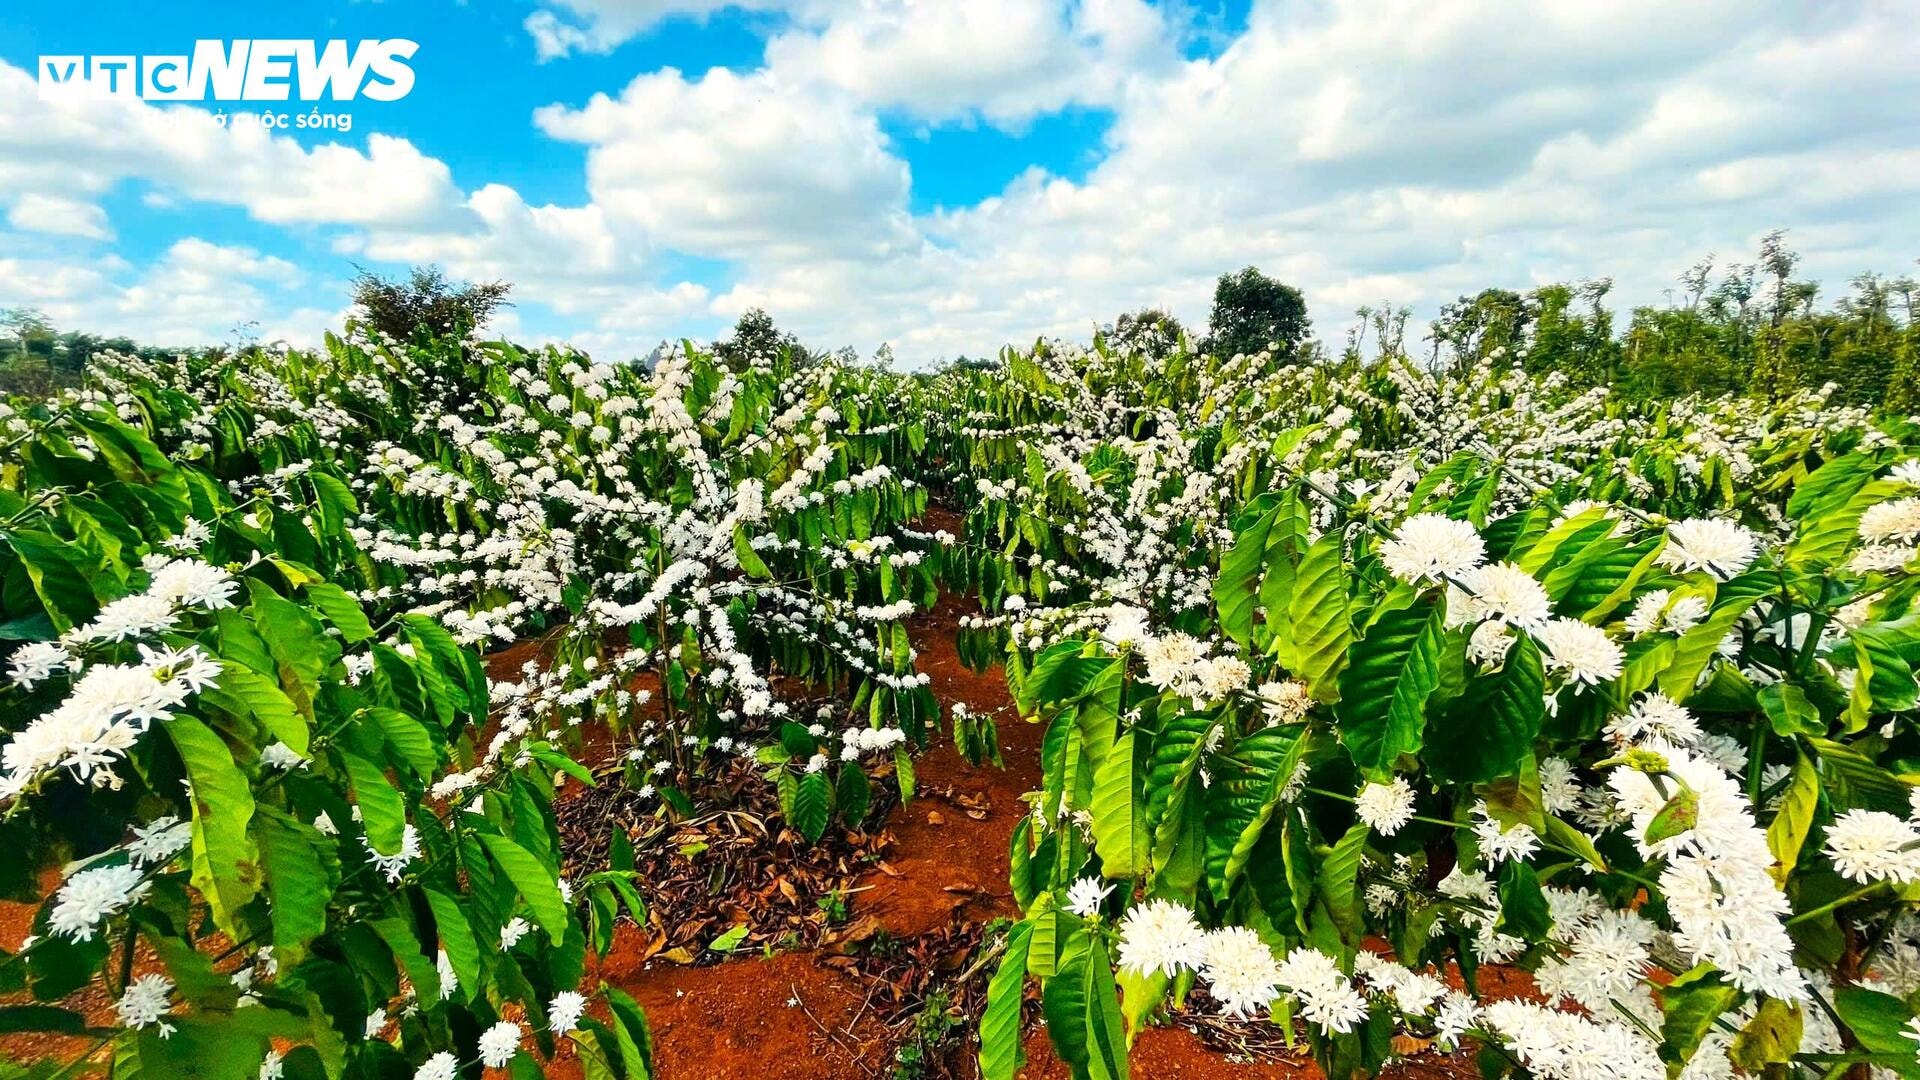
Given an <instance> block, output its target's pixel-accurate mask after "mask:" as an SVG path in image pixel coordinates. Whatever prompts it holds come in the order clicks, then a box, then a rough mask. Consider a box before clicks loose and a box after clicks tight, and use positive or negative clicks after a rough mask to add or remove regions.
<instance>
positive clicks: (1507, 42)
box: [0, 0, 1920, 362]
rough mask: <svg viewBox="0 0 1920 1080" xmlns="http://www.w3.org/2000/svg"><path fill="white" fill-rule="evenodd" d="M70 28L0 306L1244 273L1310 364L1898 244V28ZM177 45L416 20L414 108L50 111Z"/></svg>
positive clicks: (737, 302) (10, 208) (1035, 325)
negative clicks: (1367, 333)
mask: <svg viewBox="0 0 1920 1080" xmlns="http://www.w3.org/2000/svg"><path fill="white" fill-rule="evenodd" d="M76 10H77V8H76V5H73V4H72V3H70V2H69V3H53V2H48V0H15V2H14V3H11V4H9V5H7V6H6V7H5V8H4V9H3V10H0V90H4V91H6V93H5V94H4V95H3V96H0V102H4V104H0V211H3V213H0V306H14V305H31V306H35V307H38V308H41V309H42V310H44V311H46V312H47V313H48V314H49V316H51V317H52V318H53V319H54V321H55V322H56V323H58V324H59V325H61V326H63V327H72V328H87V329H96V330H102V331H107V332H116V333H128V334H132V335H134V336H138V337H142V338H145V339H147V340H156V341H163V342H168V343H179V344H188V343H194V342H200V341H218V340H224V339H227V338H229V337H231V336H232V335H233V333H234V329H235V327H236V326H237V325H239V324H242V323H247V324H252V326H253V330H252V331H251V332H257V333H259V334H261V335H263V336H265V337H267V338H269V339H272V338H285V339H287V340H290V341H294V342H296V343H306V342H311V341H313V340H315V339H316V338H317V337H318V336H319V334H320V332H321V331H322V330H323V329H325V328H326V327H328V326H330V325H334V324H337V322H338V320H339V319H340V318H341V317H342V315H343V313H344V308H345V295H344V285H345V281H346V279H347V278H348V277H349V276H350V275H351V274H352V272H353V268H354V266H356V265H362V266H367V267H370V268H373V269H376V270H381V271H396V270H399V269H401V268H403V267H404V266H405V265H407V264H408V263H410V262H428V261H431V262H436V263H439V264H441V265H442V266H444V267H446V268H447V269H448V270H449V271H450V272H452V273H453V274H455V275H457V276H463V277H470V278H504V279H506V280H509V281H512V282H513V283H514V284H515V286H516V292H515V296H516V299H517V303H516V307H515V308H514V310H513V312H512V313H511V315H510V316H509V318H508V320H507V322H506V323H505V324H504V325H503V326H502V329H503V330H505V331H507V332H509V333H511V334H514V335H516V336H520V337H523V338H527V339H531V340H547V339H564V340H570V341H573V342H575V343H578V344H580V345H582V346H583V347H587V348H589V349H592V350H594V351H595V352H596V353H600V354H603V355H609V356H611V357H613V358H619V357H622V356H625V355H632V354H635V353H639V352H644V351H645V350H646V349H647V348H649V347H650V346H651V344H652V343H654V342H657V341H659V340H661V339H663V338H668V337H679V336H683V335H685V336H694V337H710V336H713V335H715V334H718V333H720V332H721V331H722V330H723V328H724V327H725V326H726V325H727V324H729V323H730V322H731V321H732V319H733V318H734V317H736V316H737V314H738V313H739V311H741V310H743V309H744V308H746V307H749V306H762V307H765V308H767V309H768V310H769V311H771V312H772V313H773V314H774V316H775V318H776V320H777V321H778V322H780V323H781V324H782V325H786V326H790V327H792V328H794V329H796V330H797V331H799V332H800V333H801V335H802V336H803V337H805V338H807V339H808V340H810V341H813V342H815V343H817V344H821V345H829V346H833V345H842V344H845V345H851V346H853V347H855V348H856V349H859V350H860V351H861V352H863V353H864V352H869V351H871V350H872V349H874V348H875V347H877V346H878V345H879V344H881V343H882V342H886V343H889V344H890V345H891V346H892V347H893V349H894V350H895V352H896V353H898V354H899V355H900V356H902V357H903V358H904V359H906V360H908V361H909V362H925V361H931V360H937V359H940V358H943V357H950V356H954V355H959V354H979V353H982V352H988V351H991V350H993V349H995V348H997V347H999V346H1000V345H1002V344H1004V343H1008V342H1022V341H1031V340H1032V339H1033V338H1034V337H1037V336H1041V335H1053V334H1057V335H1065V336H1073V337H1084V336H1085V335H1086V334H1087V332H1088V331H1089V330H1090V329H1091V327H1092V326H1093V325H1094V324H1095V322H1096V321H1103V320H1110V319H1111V318H1112V317H1113V316H1114V315H1115V314H1117V313H1118V312H1119V311H1122V310H1126V309H1128V308H1133V307H1138V306H1141V305H1145V304H1158V305H1163V306H1167V307H1171V308H1172V309H1174V310H1175V311H1176V312H1177V313H1178V314H1180V315H1181V316H1183V317H1184V318H1186V319H1188V320H1189V321H1190V322H1193V323H1199V322H1203V321H1204V318H1205V312H1206V301H1207V295H1208V292H1209V286H1210V282H1211V280H1212V278H1213V277H1214V276H1216V275H1217V274H1219V273H1220V272H1222V271H1224V270H1228V269H1233V268H1237V267H1239V266H1242V265H1247V264H1256V265H1260V266H1262V267H1263V268H1265V269H1267V270H1268V271H1269V272H1271V273H1275V274H1276V275H1278V276H1280V277H1282V278H1285V279H1287V280H1290V281H1294V282H1296V283H1298V284H1300V285H1301V286H1302V287H1303V289H1305V291H1306V293H1307V297H1308V301H1309V304H1310V306H1311V307H1312V309H1313V311H1314V314H1315V317H1316V326H1317V327H1318V329H1319V331H1320V333H1321V334H1322V335H1323V336H1326V337H1328V338H1331V339H1335V340H1337V337H1338V335H1339V334H1340V332H1341V330H1342V328H1343V327H1344V326H1345V325H1346V324H1347V323H1348V322H1349V321H1350V319H1351V313H1352V311H1353V309H1354V308H1355V307H1357V306H1358V305H1360V304H1362V303H1372V304H1379V303H1382V302H1389V303H1394V304H1408V305H1411V306H1413V307H1414V309H1415V312H1416V315H1417V316H1424V315H1427V314H1431V313H1432V312H1433V311H1434V310H1435V309H1436V308H1437V305H1438V304H1439V303H1441V302H1444V301H1445V300H1448V299H1450V298H1452V297H1453V296H1455V295H1458V294H1460V293H1462V292H1466V291H1471V290H1475V289H1478V288H1480V287H1482V286H1485V285H1496V284H1497V285H1503V286H1507V287H1512V288H1527V287H1530V286H1533V285H1536V284H1541V283H1545V282H1549V281H1556V280H1570V279H1581V278H1588V277H1597V276H1605V277H1609V278H1611V279H1613V281H1614V283H1615V294H1614V295H1615V298H1616V302H1618V303H1619V304H1621V305H1631V304H1634V303H1654V302H1659V301H1660V299H1661V296H1662V294H1663V292H1664V290H1665V289H1666V288H1667V287H1668V285H1670V284H1671V282H1672V281H1673V279H1674V277H1675V276H1676V275H1677V274H1678V273H1679V272H1680V271H1681V270H1682V269H1684V268H1685V267H1686V266H1688V265H1690V264H1691V263H1693V262H1694V261H1696V260H1697V259H1698V258H1700V257H1701V256H1703V255H1705V254H1707V253H1709V252H1719V253H1721V255H1722V257H1723V261H1730V260H1739V259H1751V254H1750V253H1751V251H1752V249H1753V247H1754V245H1755V243H1756V242H1757V239H1758V237H1759V236H1760V235H1761V234H1762V233H1764V232H1766V231H1767V230H1769V229H1773V228H1788V229H1790V230H1792V231H1791V233H1790V238H1791V240H1792V242H1793V243H1794V244H1795V246H1796V247H1798V248H1799V249H1800V250H1801V251H1802V252H1803V253H1804V254H1805V255H1806V264H1805V265H1806V268H1807V270H1808V272H1809V273H1811V274H1814V275H1816V276H1821V277H1824V278H1826V279H1827V280H1828V282H1829V296H1831V294H1832V292H1833V291H1834V290H1836V289H1839V288H1841V287H1842V283H1843V281H1844V279H1845V277H1846V276H1848V275H1850V274H1852V273H1854V272H1856V271H1859V270H1863V269H1872V270H1878V271H1882V272H1888V273H1907V272H1911V271H1912V268H1913V258H1914V256H1915V255H1920V244H1917V243H1913V242H1911V239H1910V238H1912V237H1915V236H1916V235H1920V230H1916V229H1915V226H1916V225H1920V199H1915V198H1914V196H1915V195H1916V194H1920V191H1916V188H1920V168H1916V167H1915V166H1916V165H1920V106H1916V104H1915V102H1917V101H1920V74H1916V72H1920V33H1917V32H1916V31H1914V30H1913V28H1912V26H1911V20H1910V18H1909V15H1910V11H1909V12H1906V13H1903V12H1902V10H1901V5H1899V4H1897V3H1879V4H1876V3H1845V2H1836V3H1831V4H1824V5H1819V6H1817V7H1816V6H1809V5H1801V4H1789V3H1757V4H1756V3H1731V2H1726V3H1717V2H1712V0H1709V2H1702V3H1698V4H1693V5H1688V6H1687V7H1685V8H1684V9H1679V10H1676V9H1673V8H1671V6H1670V5H1665V4H1658V3H1651V2H1647V3H1641V2H1638V0H1623V2H1621V3H1617V4H1610V5H1605V6H1599V5H1592V4H1590V3H1586V2H1584V0H1582V2H1579V3H1574V2H1540V3H1518V2H1515V3H1505V2H1493V0H1489V2H1478V3H1457V4H1456V3H1445V2H1441V3H1431V2H1424V0H1423V2H1419V3H1415V2H1412V0H1343V2H1334V0H1314V2H1287V3H1279V2H1266V0H1226V2H1219V0H1215V2H1207V0H1193V2H1174V0H1166V2H1161V3H1154V2H1150V0H970V2H969V3H967V4H965V5H961V4H956V3H952V2H950V0H749V2H747V3H743V4H734V3H727V2H726V0H550V2H531V3H489V2H482V0H469V2H467V3H458V2H454V0H387V2H384V3H376V2H339V3H327V2H321V3H311V4H299V5H295V4H278V5H255V6H254V7H253V8H252V9H248V10H243V9H240V8H239V7H237V6H236V5H232V4H221V3H208V2H198V3H174V4H156V3H152V2H150V0H149V2H145V3H124V2H107V3H98V4H90V5H87V8H86V12H85V16H84V17H76V15H75V12H76ZM203 38H217V39H237V38H249V39H266V38H284V39H318V40H322V41H324V40H327V39H334V38H343V39H347V40H348V41H350V42H351V41H357V40H359V39H363V38H376V39H388V38H407V39H411V40H413V41H416V42H418V44H419V51H418V52H417V53H416V54H415V55H414V57H413V58H412V61H411V66H412V68H413V70H414V72H415V74H416V82H415V87H414V89H413V90H412V91H411V92H410V93H409V94H408V95H407V96H406V97H404V98H403V99H401V100H399V101H393V102H379V101H370V100H364V99H362V100H358V101H354V102H350V103H341V104H338V105H335V104H334V103H322V104H323V105H324V106H326V107H328V108H330V109H331V108H338V109H344V110H346V111H349V112H350V113H351V115H352V119H353V128H352V130H351V132H349V133H340V132H334V131H328V132H310V131H290V132H284V133H277V134H274V135H271V136H266V135H262V134H261V133H259V132H251V133H239V132H229V131H219V130H216V129H211V128H208V127H206V126H205V125H200V126H198V127H189V126H186V125H184V124H183V123H182V122H181V121H180V119H179V118H178V117H177V116H174V115H172V114H173V112H174V111H175V110H177V109H179V108H180V107H178V106H160V105H156V104H146V103H140V102H137V101H131V102H130V101H59V102H49V101H43V100H40V99H39V98H37V97H36V96H35V94H34V93H33V80H34V78H35V74H36V71H37V66H38V64H37V61H38V57H39V56H41V55H43V54H56V55H57V54H92V55H109V54H119V53H130V54H149V53H179V52H187V51H190V50H191V43H192V42H193V41H194V40H196V39H203ZM212 107H214V106H208V108H212ZM238 107H242V108H244V107H246V106H238Z"/></svg>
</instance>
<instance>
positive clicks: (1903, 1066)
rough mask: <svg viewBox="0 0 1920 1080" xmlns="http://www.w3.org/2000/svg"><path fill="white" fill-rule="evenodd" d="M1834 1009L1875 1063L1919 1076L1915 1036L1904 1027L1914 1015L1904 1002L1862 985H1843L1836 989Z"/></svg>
mask: <svg viewBox="0 0 1920 1080" xmlns="http://www.w3.org/2000/svg"><path fill="white" fill-rule="evenodd" d="M1833 1009H1834V1011H1835V1012H1837V1013H1839V1014H1840V1019H1841V1020H1842V1021H1844V1022H1845V1023H1846V1025H1847V1029H1848V1030H1850V1031H1852V1032H1853V1037H1854V1038H1856V1039H1858V1040H1860V1045H1861V1046H1862V1047H1864V1048H1865V1049H1866V1050H1867V1051H1868V1052H1869V1053H1871V1054H1873V1055H1874V1061H1875V1063H1876V1064H1880V1065H1883V1066H1885V1067H1887V1068H1889V1069H1892V1070H1893V1071H1895V1072H1897V1073H1899V1074H1900V1075H1901V1076H1907V1077H1913V1076H1920V1061H1916V1060H1915V1058H1914V1044H1913V1039H1912V1038H1911V1037H1909V1036H1908V1035H1907V1034H1906V1032H1905V1030H1904V1029H1905V1027H1906V1025H1907V1021H1909V1020H1911V1019H1912V1018H1913V1011H1912V1010H1910V1009H1908V1008H1907V1006H1906V1003H1905V1002H1903V1001H1901V1000H1900V999H1899V998H1897V997H1894V996H1892V995H1891V994H1883V993H1881V992H1880V991H1878V990H1869V989H1867V988H1865V987H1863V986H1842V987H1839V988H1838V989H1836V990H1835V991H1834V992H1833Z"/></svg>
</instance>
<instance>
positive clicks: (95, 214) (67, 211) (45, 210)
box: [7, 192, 113, 240]
mask: <svg viewBox="0 0 1920 1080" xmlns="http://www.w3.org/2000/svg"><path fill="white" fill-rule="evenodd" d="M7 224H9V225H11V226H13V227H14V228H16V229H20V230H22V231H24V232H38V233H49V234H52V235H54V236H79V237H84V238H86V239H88V240H111V239H113V229H112V227H111V226H109V225H108V224H107V212H106V211H105V210H102V209H101V208H100V207H99V206H98V205H97V204H95V203H90V202H87V201H85V200H84V199H69V198H65V197H63V196H60V195H43V194H40V193H38V192H28V193H27V194H25V195H22V196H20V197H19V198H17V199H15V200H14V201H13V205H12V206H10V207H8V208H7Z"/></svg>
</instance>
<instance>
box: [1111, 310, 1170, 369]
mask: <svg viewBox="0 0 1920 1080" xmlns="http://www.w3.org/2000/svg"><path fill="white" fill-rule="evenodd" d="M1186 336H1187V328H1186V327H1185V326H1182V325H1181V324H1180V320H1179V319H1176V318H1174V317H1173V314H1172V313H1171V312H1167V311H1162V310H1161V309H1159V308H1154V307H1146V308H1141V309H1140V310H1139V311H1132V312H1128V313H1126V314H1124V315H1122V316H1120V317H1119V318H1118V319H1115V320H1114V322H1113V327H1112V329H1110V330H1108V331H1107V332H1106V338H1107V341H1108V342H1110V343H1111V344H1112V345H1113V346H1114V347H1115V348H1117V349H1121V350H1131V351H1134V352H1141V353H1145V354H1146V355H1148V356H1152V357H1155V358H1162V357H1166V356H1170V355H1172V354H1173V351H1174V350H1175V349H1177V348H1179V347H1180V342H1181V340H1182V339H1183V338H1185V337H1186Z"/></svg>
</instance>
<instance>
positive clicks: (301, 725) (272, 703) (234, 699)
mask: <svg viewBox="0 0 1920 1080" xmlns="http://www.w3.org/2000/svg"><path fill="white" fill-rule="evenodd" d="M200 700H202V701H205V702H207V703H209V704H211V705H213V706H214V707H215V708H218V709H222V710H225V711H226V712H229V713H232V714H233V715H235V716H250V717H252V718H253V719H254V720H256V721H258V722H259V724H260V726H261V727H264V728H266V729H267V731H268V732H270V733H271V734H272V735H273V737H274V738H276V739H278V740H280V741H281V742H283V743H285V744H286V745H287V749H289V750H292V751H293V752H294V753H296V754H299V755H300V756H301V757H305V756H307V752H308V742H307V739H308V730H307V722H306V720H305V718H303V717H302V716H301V715H300V713H299V711H298V710H296V709H295V708H294V707H293V699H292V698H290V697H288V696H287V695H286V693H285V692H284V691H282V690H281V689H280V684H278V683H276V682H274V681H273V680H272V679H269V678H267V677H266V676H265V675H262V674H261V673H260V672H258V671H255V670H254V669H253V668H251V667H248V666H247V665H246V664H244V663H237V662H234V661H231V660H229V661H226V662H224V663H222V664H221V665H220V678H219V681H218V684H217V685H215V686H209V687H207V688H206V689H205V690H202V691H200Z"/></svg>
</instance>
